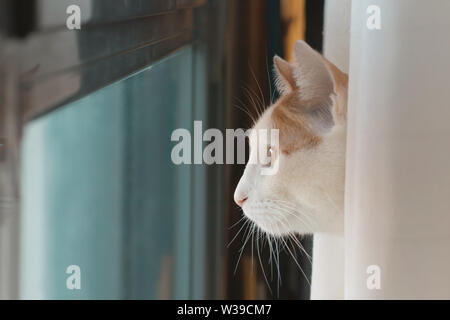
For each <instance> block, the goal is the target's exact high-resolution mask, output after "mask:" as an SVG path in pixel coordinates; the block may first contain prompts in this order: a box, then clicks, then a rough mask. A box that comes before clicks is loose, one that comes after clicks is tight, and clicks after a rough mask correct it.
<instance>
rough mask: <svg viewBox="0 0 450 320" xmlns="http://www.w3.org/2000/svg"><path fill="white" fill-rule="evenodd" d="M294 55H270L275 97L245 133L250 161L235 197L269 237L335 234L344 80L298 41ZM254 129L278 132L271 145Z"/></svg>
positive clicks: (339, 226)
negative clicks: (265, 171) (264, 158)
mask: <svg viewBox="0 0 450 320" xmlns="http://www.w3.org/2000/svg"><path fill="white" fill-rule="evenodd" d="M294 56H295V60H296V62H295V63H289V62H287V61H285V60H283V59H281V58H279V57H275V58H274V66H275V72H276V74H277V81H276V84H277V89H278V91H279V92H280V98H279V99H278V100H277V101H276V102H275V103H274V104H273V105H271V106H269V107H268V108H267V109H266V110H265V111H264V113H263V114H262V115H261V116H260V117H259V119H258V121H257V122H256V123H255V125H254V127H253V129H254V130H252V131H251V134H250V136H249V145H250V155H249V157H250V160H252V159H253V161H249V163H248V164H247V166H246V168H245V171H244V174H243V175H242V177H241V180H240V181H239V184H238V186H237V188H236V191H235V194H234V199H235V201H236V203H237V204H238V205H239V206H241V207H242V209H243V211H244V213H245V215H246V216H247V217H248V218H249V219H250V220H252V221H253V222H254V223H256V224H257V225H258V226H259V227H260V228H261V229H262V230H263V231H265V232H267V233H270V234H272V235H284V234H288V233H298V234H306V233H313V232H342V230H343V207H344V175H345V139H346V108H347V82H348V80H347V79H348V78H347V75H346V74H344V73H342V72H341V71H340V70H339V69H338V68H337V67H336V66H334V65H333V64H332V63H331V62H329V61H328V60H326V59H325V58H324V57H322V56H321V55H320V54H319V53H317V52H316V51H314V50H313V49H312V48H311V47H309V46H308V45H307V44H306V43H305V42H304V41H297V42H296V44H295V48H294ZM259 129H268V130H270V129H278V130H279V131H278V132H279V143H278V146H277V145H276V144H274V145H272V146H270V145H268V144H267V143H264V142H263V141H262V139H258V132H259V131H258V130H259ZM258 154H266V156H267V158H269V162H264V163H261V162H262V161H258V159H259V158H261V157H258ZM267 166H277V169H278V170H277V172H276V174H273V175H264V174H262V173H261V171H262V169H263V168H264V167H267Z"/></svg>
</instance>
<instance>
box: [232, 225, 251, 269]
mask: <svg viewBox="0 0 450 320" xmlns="http://www.w3.org/2000/svg"><path fill="white" fill-rule="evenodd" d="M247 221H249V220H247ZM247 232H248V234H247V238H246V239H245V241H244V244H243V245H242V247H241V249H240V250H239V251H240V252H239V257H238V260H237V262H236V266H235V267H234V272H233V274H236V271H237V268H238V266H239V261H241V257H242V253H243V252H244V248H245V246H246V244H247V241H248V239H250V235H251V234H252V233H253V224H252V223H250V224H248V225H247V228H246V229H245V232H244V235H245V233H247Z"/></svg>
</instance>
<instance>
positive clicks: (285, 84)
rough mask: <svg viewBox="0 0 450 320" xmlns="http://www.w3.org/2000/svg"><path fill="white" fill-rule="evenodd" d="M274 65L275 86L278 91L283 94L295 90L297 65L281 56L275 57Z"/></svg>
mask: <svg viewBox="0 0 450 320" xmlns="http://www.w3.org/2000/svg"><path fill="white" fill-rule="evenodd" d="M273 66H274V69H275V74H276V78H275V86H276V87H277V90H278V92H279V93H280V94H281V95H283V94H286V93H288V92H290V91H292V90H294V88H295V87H296V80H295V77H294V71H295V70H294V69H295V66H294V65H292V64H290V63H289V62H287V61H286V60H284V59H282V58H280V57H279V56H275V57H273Z"/></svg>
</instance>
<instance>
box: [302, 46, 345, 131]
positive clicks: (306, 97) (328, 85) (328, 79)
mask: <svg viewBox="0 0 450 320" xmlns="http://www.w3.org/2000/svg"><path fill="white" fill-rule="evenodd" d="M294 57H295V60H296V63H297V65H296V68H295V69H294V78H295V81H296V88H297V89H298V94H299V96H300V99H301V101H303V103H305V105H306V108H305V109H304V110H303V112H305V114H306V116H307V117H308V118H310V119H311V126H312V127H313V128H317V130H319V131H323V130H328V129H329V128H331V127H332V126H333V125H334V124H335V123H336V121H339V120H341V119H340V117H341V116H342V114H343V113H345V110H343V109H345V108H346V99H347V97H346V95H347V75H345V74H344V73H343V72H341V71H340V70H339V69H338V68H337V67H336V66H335V65H334V64H332V63H331V62H329V61H328V60H327V59H325V58H324V57H323V56H322V55H321V54H320V53H318V52H317V51H315V50H314V49H312V48H311V47H310V46H309V45H308V44H307V43H306V42H304V41H302V40H299V41H297V42H296V43H295V45H294ZM338 93H339V94H338ZM344 95H345V97H344V100H345V101H344V100H343V99H342V98H343V96H344ZM336 97H337V98H338V99H335V98H336ZM341 100H342V101H341ZM344 116H345V115H344Z"/></svg>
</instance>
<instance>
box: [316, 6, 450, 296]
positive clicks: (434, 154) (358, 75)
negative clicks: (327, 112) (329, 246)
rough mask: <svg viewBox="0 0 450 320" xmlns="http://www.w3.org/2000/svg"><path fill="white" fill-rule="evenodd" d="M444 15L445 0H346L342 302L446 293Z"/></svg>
mask: <svg viewBox="0 0 450 320" xmlns="http://www.w3.org/2000/svg"><path fill="white" fill-rule="evenodd" d="M336 2H337V3H341V1H339V0H338V1H328V4H327V9H331V8H332V7H333V6H334V7H337V4H336ZM344 2H345V1H344ZM332 3H333V4H332ZM373 5H375V6H377V7H372V8H370V9H369V13H368V12H367V9H368V7H369V6H373ZM377 8H379V9H380V11H379V13H380V15H379V18H380V25H379V27H380V28H381V29H376V28H375V29H369V28H368V27H367V20H368V19H369V18H370V16H372V15H373V14H374V13H375V11H376V10H377ZM333 10H336V17H337V18H339V19H342V20H345V16H343V15H339V13H338V11H339V8H334V9H333ZM375 14H376V13H375ZM449 15H450V1H448V0H430V1H423V0H394V1H392V0H370V1H369V0H357V1H353V3H352V11H351V41H350V74H349V75H350V85H349V104H348V140H347V172H346V174H347V176H346V210H345V219H346V222H345V250H346V253H345V296H346V298H349V299H418V298H425V299H429V298H430V299H431V298H437V299H441V298H445V299H450V79H449V77H450V16H449ZM375 19H376V18H375ZM342 23H343V24H345V23H346V22H345V21H342ZM371 23H372V24H371V26H373V23H376V21H375V22H374V21H373V20H372V21H371ZM325 35H326V36H327V35H328V33H325ZM344 38H345V36H344ZM329 41H333V40H332V39H329V38H326V40H325V43H326V48H327V47H328V46H327V45H328V42H329ZM329 47H330V48H331V46H329ZM338 49H339V48H338ZM326 53H328V54H329V55H330V58H331V60H333V56H332V55H333V52H326ZM368 271H369V273H368ZM378 280H379V283H378V282H377V281H378ZM378 285H379V286H378Z"/></svg>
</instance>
